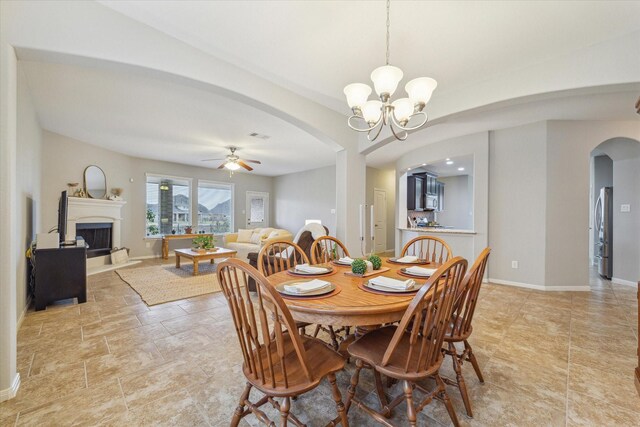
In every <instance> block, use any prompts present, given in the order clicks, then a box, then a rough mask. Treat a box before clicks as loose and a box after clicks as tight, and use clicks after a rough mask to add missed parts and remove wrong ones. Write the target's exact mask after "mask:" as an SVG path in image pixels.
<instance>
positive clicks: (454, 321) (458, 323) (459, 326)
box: [444, 248, 491, 417]
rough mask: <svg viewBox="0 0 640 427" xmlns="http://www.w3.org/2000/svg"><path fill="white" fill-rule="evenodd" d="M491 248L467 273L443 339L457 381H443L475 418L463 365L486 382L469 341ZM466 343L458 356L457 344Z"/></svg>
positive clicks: (481, 254) (483, 252)
mask: <svg viewBox="0 0 640 427" xmlns="http://www.w3.org/2000/svg"><path fill="white" fill-rule="evenodd" d="M490 253H491V248H485V249H484V250H483V251H482V252H481V253H480V255H479V256H478V258H477V259H476V261H475V262H474V263H473V266H471V269H470V270H469V271H468V272H467V275H466V276H465V277H464V280H463V281H462V285H461V286H460V293H459V294H458V296H457V298H456V301H455V302H454V304H453V314H452V316H451V323H450V325H449V329H448V330H447V332H446V333H445V335H444V341H445V342H446V343H447V348H446V353H447V354H448V355H450V356H451V359H452V360H453V369H454V371H455V372H456V380H455V381H453V380H450V379H448V378H444V381H445V382H446V383H447V384H449V385H454V386H456V387H458V389H459V390H460V394H461V395H462V401H463V402H464V408H465V410H466V411H467V415H468V416H470V417H473V412H472V411H471V401H470V400H469V394H468V392H467V385H466V383H465V381H464V377H463V376H462V364H463V362H465V361H468V362H471V365H472V366H473V370H474V371H476V375H477V376H478V379H479V380H480V382H481V383H483V382H484V378H483V377H482V372H480V366H479V365H478V360H477V359H476V356H475V355H474V354H473V350H472V349H471V345H470V344H469V341H467V340H468V338H469V336H470V335H471V332H472V331H473V328H472V326H471V322H472V321H473V313H474V312H475V310H476V304H477V303H478V295H479V294H480V286H481V285H482V279H483V277H484V271H485V269H486V267H487V261H488V260H489V254H490ZM460 342H461V343H464V350H463V351H462V353H460V354H458V351H457V349H456V346H455V343H460Z"/></svg>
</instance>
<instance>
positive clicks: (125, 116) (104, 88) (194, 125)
mask: <svg viewBox="0 0 640 427" xmlns="http://www.w3.org/2000/svg"><path fill="white" fill-rule="evenodd" d="M20 67H21V68H22V69H23V70H24V72H25V74H26V76H27V81H28V85H29V89H30V91H31V96H32V98H33V103H34V106H35V108H36V111H37V114H38V119H39V121H40V125H41V126H42V127H43V128H44V129H46V130H49V131H52V132H55V133H59V134H62V135H66V136H69V137H71V138H75V139H78V140H80V141H84V142H88V143H90V144H93V145H97V146H100V147H103V148H106V149H109V150H113V151H117V152H120V153H124V154H127V155H130V156H135V157H143V158H149V159H155V160H165V161H173V162H178V163H184V164H190V165H194V166H203V167H211V168H215V167H218V165H219V164H220V163H221V162H202V159H210V158H224V157H225V156H226V155H228V154H229V150H228V149H226V148H225V147H228V146H236V147H238V151H237V154H238V155H239V156H240V157H241V158H245V159H257V160H261V161H262V164H261V165H252V166H253V167H254V172H253V173H255V174H259V175H267V176H274V175H283V174H287V173H292V172H297V171H302V170H309V169H314V168H318V167H322V166H327V165H332V164H335V151H334V150H332V149H331V148H329V146H327V145H326V144H324V143H322V142H320V141H318V140H317V139H316V138H314V137H312V136H311V135H310V134H309V133H307V132H304V131H302V130H301V129H299V128H298V127H296V126H293V125H291V124H289V123H287V122H285V121H283V120H281V119H279V118H277V117H275V116H273V115H270V114H268V113H265V112H263V111H261V110H259V109H256V108H253V107H250V106H248V105H246V104H243V103H240V102H236V101H233V100H231V99H229V98H226V97H223V96H220V95H216V94H214V93H211V92H207V91H206V90H204V89H200V88H194V87H191V86H187V85H182V84H177V83H174V82H170V81H166V80H162V79H160V78H158V77H157V76H151V75H144V74H140V73H137V74H136V73H131V72H123V71H119V70H116V69H99V68H94V67H83V66H78V65H70V64H55V63H49V62H36V61H20ZM253 132H257V133H259V134H263V135H268V136H269V139H264V140H263V139H259V138H255V137H251V136H249V134H250V133H253ZM238 172H242V171H238Z"/></svg>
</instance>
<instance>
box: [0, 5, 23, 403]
mask: <svg viewBox="0 0 640 427" xmlns="http://www.w3.org/2000/svg"><path fill="white" fill-rule="evenodd" d="M12 19H15V17H14V16H13V15H12V14H11V13H10V2H0V94H1V96H0V259H2V262H1V263H0V400H4V399H10V398H12V397H13V396H14V395H15V392H16V388H17V387H18V386H19V384H20V382H19V381H20V376H19V374H18V373H17V372H16V335H17V333H16V323H17V322H16V271H17V269H18V261H17V260H18V257H20V256H21V254H17V253H16V250H15V246H16V241H17V235H18V234H17V230H16V226H15V224H16V223H17V215H16V210H17V208H16V205H17V203H16V202H17V197H16V193H17V191H16V151H17V149H16V141H17V136H16V134H17V131H16V127H17V118H16V117H17V93H18V89H17V86H18V83H17V68H18V66H17V62H18V61H17V58H16V54H15V50H14V49H13V47H12V46H11V45H10V44H9V40H8V34H7V27H8V26H9V25H10V23H11V22H12Z"/></svg>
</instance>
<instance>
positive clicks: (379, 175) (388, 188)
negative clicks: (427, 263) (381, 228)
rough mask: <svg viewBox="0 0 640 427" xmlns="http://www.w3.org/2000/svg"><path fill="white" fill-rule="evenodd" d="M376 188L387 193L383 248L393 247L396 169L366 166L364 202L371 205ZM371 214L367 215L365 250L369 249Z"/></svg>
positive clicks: (391, 248)
mask: <svg viewBox="0 0 640 427" xmlns="http://www.w3.org/2000/svg"><path fill="white" fill-rule="evenodd" d="M376 188H378V189H381V190H384V191H385V192H386V193H387V246H386V248H385V249H388V250H393V249H395V239H396V237H395V236H396V230H395V224H396V220H395V215H396V171H395V170H394V169H377V168H371V167H368V168H367V190H366V191H367V197H366V200H365V203H366V204H367V205H369V206H371V205H372V204H373V202H374V190H375V189H376ZM370 222H371V215H367V225H366V227H367V228H366V230H367V236H368V238H367V245H366V251H367V252H369V251H371V236H369V234H370V233H369V230H371V224H370Z"/></svg>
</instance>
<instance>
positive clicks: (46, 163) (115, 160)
mask: <svg viewBox="0 0 640 427" xmlns="http://www.w3.org/2000/svg"><path fill="white" fill-rule="evenodd" d="M43 159H44V160H43V162H42V163H43V165H42V166H43V167H42V171H43V172H42V223H43V227H44V228H47V229H48V228H50V227H52V226H53V225H55V224H56V221H57V214H58V213H57V212H58V197H59V196H60V192H61V191H62V190H65V189H67V185H66V184H67V183H68V182H80V183H81V182H82V174H83V171H84V169H85V168H86V167H87V166H89V165H91V164H95V165H98V166H100V167H101V168H102V170H104V172H105V174H106V176H107V188H108V189H111V188H113V187H120V188H123V189H124V194H123V197H124V199H125V200H126V201H127V204H126V205H125V206H124V208H123V221H122V244H123V245H125V246H127V247H129V248H130V249H131V256H133V257H137V256H152V255H159V254H160V253H161V242H160V240H159V239H148V238H145V212H146V204H145V200H146V199H145V196H146V193H145V191H146V185H145V183H146V178H145V174H146V173H153V174H165V175H172V176H179V177H186V178H192V179H193V182H192V185H193V186H194V187H195V186H196V185H197V180H198V179H202V180H207V181H218V182H230V183H234V184H235V188H234V189H235V194H234V197H235V199H234V211H235V215H234V227H235V229H237V228H238V227H240V228H242V227H243V225H244V224H245V223H246V216H245V214H244V213H242V211H244V210H245V204H246V192H247V191H264V192H268V193H270V194H271V193H273V178H271V177H265V176H261V175H254V174H251V173H235V174H234V175H233V176H232V177H230V176H229V173H228V172H225V171H221V170H217V169H209V168H202V167H194V166H188V165H182V164H177V163H170V162H161V161H156V160H148V159H140V158H135V157H130V156H126V155H124V154H120V153H116V152H113V151H109V150H105V149H102V148H98V147H95V146H93V145H90V144H86V143H83V142H81V141H77V140H74V139H71V138H68V137H66V136H62V135H58V134H55V133H51V132H44V143H43ZM130 179H133V183H132V182H130V181H129V180H130ZM193 203H194V204H195V203H196V198H195V197H194V200H193ZM195 208H196V207H195V206H194V207H193V209H194V210H193V212H195ZM270 217H271V218H273V203H271V214H270ZM271 221H272V222H273V219H272V220H271ZM184 243H185V242H180V241H178V242H176V245H182V246H184ZM147 244H149V245H150V247H148V248H147V247H146V245H147ZM172 247H173V246H170V248H172Z"/></svg>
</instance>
